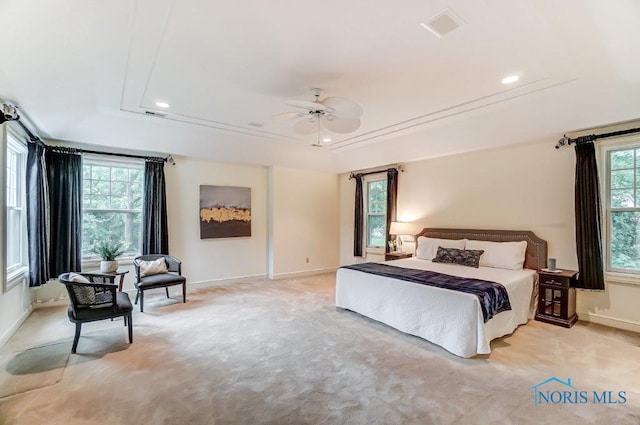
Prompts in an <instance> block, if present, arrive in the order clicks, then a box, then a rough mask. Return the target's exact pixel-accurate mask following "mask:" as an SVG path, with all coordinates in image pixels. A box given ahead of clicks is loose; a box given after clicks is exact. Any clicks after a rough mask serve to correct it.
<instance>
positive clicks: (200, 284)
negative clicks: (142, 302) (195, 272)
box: [134, 274, 267, 294]
mask: <svg viewBox="0 0 640 425" xmlns="http://www.w3.org/2000/svg"><path fill="white" fill-rule="evenodd" d="M247 280H251V281H256V280H257V281H262V280H267V275H266V274H255V275H249V276H240V277H230V278H224V279H212V280H201V281H198V282H189V281H187V290H188V289H189V285H197V286H198V287H199V288H207V287H210V286H223V285H227V284H232V283H243V282H246V281H247ZM134 294H135V293H134Z"/></svg>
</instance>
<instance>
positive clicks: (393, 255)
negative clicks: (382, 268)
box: [384, 252, 413, 261]
mask: <svg viewBox="0 0 640 425" xmlns="http://www.w3.org/2000/svg"><path fill="white" fill-rule="evenodd" d="M411 257H413V253H411V252H387V253H386V254H384V261H389V260H399V259H401V258H411Z"/></svg>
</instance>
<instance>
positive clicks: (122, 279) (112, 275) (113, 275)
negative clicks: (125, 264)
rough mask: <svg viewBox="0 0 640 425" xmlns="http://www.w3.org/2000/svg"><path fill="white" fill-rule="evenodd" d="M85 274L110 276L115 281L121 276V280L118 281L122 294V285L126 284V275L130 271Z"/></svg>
mask: <svg viewBox="0 0 640 425" xmlns="http://www.w3.org/2000/svg"><path fill="white" fill-rule="evenodd" d="M83 273H84V274H90V275H92V276H109V277H113V278H114V280H115V278H117V277H118V276H120V280H119V281H118V291H119V292H122V285H123V284H124V275H125V274H127V273H129V270H116V271H115V272H101V271H97V272H83Z"/></svg>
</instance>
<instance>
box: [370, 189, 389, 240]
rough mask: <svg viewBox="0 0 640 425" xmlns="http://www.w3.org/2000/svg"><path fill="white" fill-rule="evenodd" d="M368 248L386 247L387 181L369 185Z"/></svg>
mask: <svg viewBox="0 0 640 425" xmlns="http://www.w3.org/2000/svg"><path fill="white" fill-rule="evenodd" d="M367 189H368V190H367V193H368V197H367V246H375V247H384V246H385V239H386V233H387V181H386V179H385V180H377V181H371V182H369V183H367Z"/></svg>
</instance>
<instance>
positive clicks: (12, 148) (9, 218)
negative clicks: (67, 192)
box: [5, 133, 27, 280]
mask: <svg viewBox="0 0 640 425" xmlns="http://www.w3.org/2000/svg"><path fill="white" fill-rule="evenodd" d="M6 152H7V153H6V160H7V169H6V186H5V191H6V198H7V199H6V202H7V210H6V225H7V227H6V229H7V230H6V232H7V258H6V261H7V263H6V264H7V276H8V277H9V276H10V277H14V276H11V275H13V274H15V273H18V272H20V271H22V269H24V268H25V267H26V266H27V225H26V214H27V209H26V199H25V197H26V195H25V194H26V191H25V185H26V174H25V173H26V161H27V148H26V146H25V145H24V144H23V143H20V142H19V141H18V139H17V138H15V137H14V136H13V135H12V134H11V133H7V151H6ZM7 280H9V279H7Z"/></svg>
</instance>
